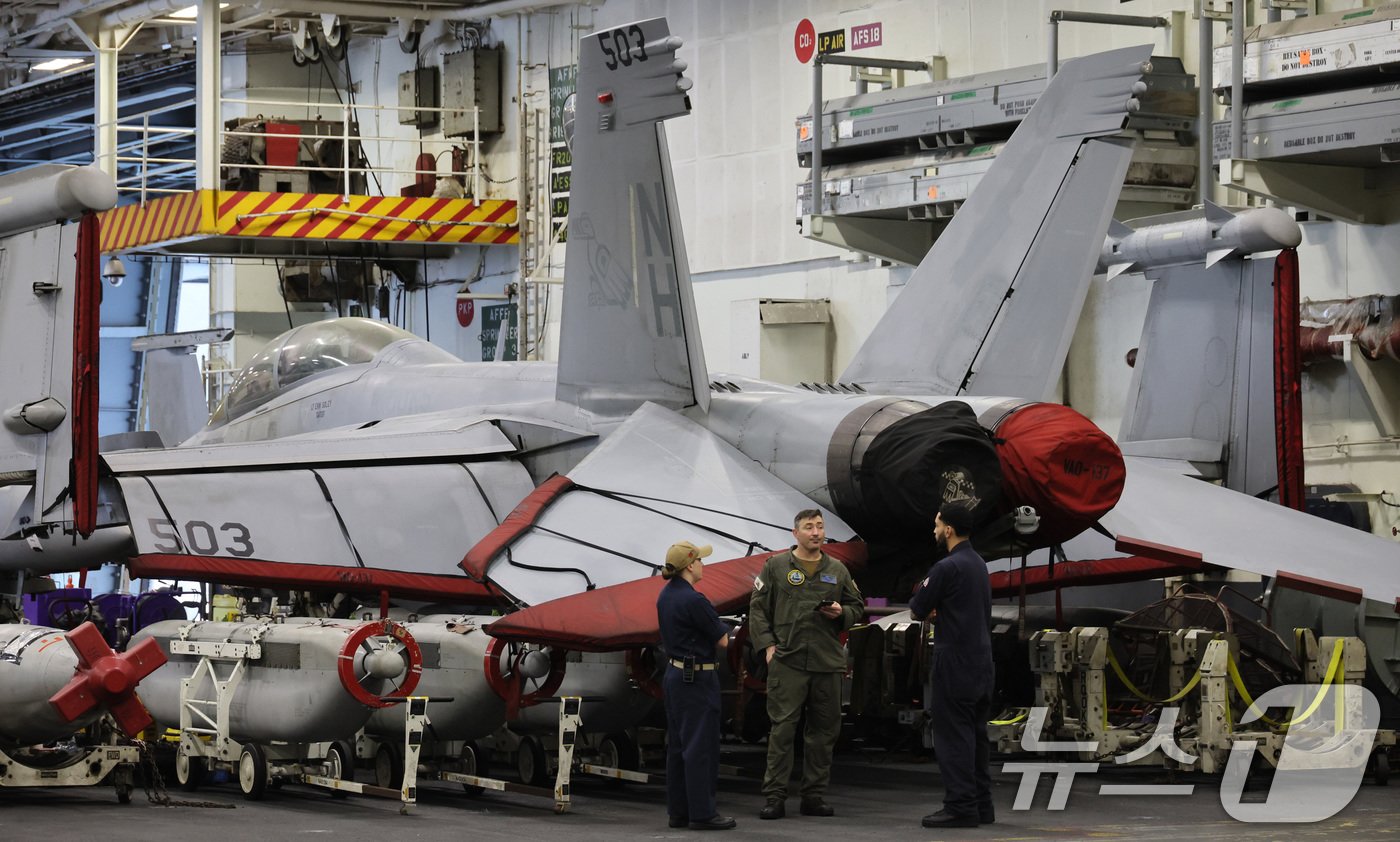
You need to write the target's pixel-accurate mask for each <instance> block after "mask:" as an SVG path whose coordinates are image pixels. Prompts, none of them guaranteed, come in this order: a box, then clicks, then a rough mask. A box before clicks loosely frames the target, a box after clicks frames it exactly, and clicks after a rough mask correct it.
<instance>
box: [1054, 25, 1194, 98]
mask: <svg viewBox="0 0 1400 842" xmlns="http://www.w3.org/2000/svg"><path fill="white" fill-rule="evenodd" d="M1061 22H1063V23H1097V24H1103V25H1105V26H1146V27H1151V28H1153V29H1156V28H1158V27H1166V28H1168V29H1170V28H1171V21H1169V20H1167V19H1166V18H1163V17H1148V16H1144V15H1109V14H1103V13H1102V12H1073V11H1068V10H1065V9H1056V10H1054V11H1052V12H1051V13H1050V22H1049V27H1050V28H1049V35H1048V38H1049V44H1048V45H1047V46H1046V50H1045V55H1046V59H1045V80H1046V81H1047V82H1048V81H1050V80H1051V79H1053V78H1054V77H1055V74H1056V73H1059V72H1060V23H1061Z"/></svg>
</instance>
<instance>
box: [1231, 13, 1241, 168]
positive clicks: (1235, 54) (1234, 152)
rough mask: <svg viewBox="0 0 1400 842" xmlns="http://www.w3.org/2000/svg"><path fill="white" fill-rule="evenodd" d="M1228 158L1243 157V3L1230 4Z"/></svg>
mask: <svg viewBox="0 0 1400 842" xmlns="http://www.w3.org/2000/svg"><path fill="white" fill-rule="evenodd" d="M1230 7H1231V8H1230V13H1231V18H1230V157H1231V158H1243V157H1244V2H1243V0H1235V2H1233V3H1231V4H1230Z"/></svg>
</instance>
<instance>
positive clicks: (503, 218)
mask: <svg viewBox="0 0 1400 842" xmlns="http://www.w3.org/2000/svg"><path fill="white" fill-rule="evenodd" d="M200 237H239V238H250V239H259V238H263V239H281V240H340V241H353V242H385V243H389V242H393V243H439V244H471V245H499V244H509V243H518V242H519V241H520V229H519V228H518V227H517V223H516V204H515V202H512V201H508V200H499V199H492V200H487V201H483V202H476V201H473V200H471V199H435V198H422V199H420V198H410V197H399V196H341V195H339V194H334V193H259V192H253V191H233V190H197V191H194V192H192V193H184V194H180V195H176V196H169V197H166V198H163V199H156V200H155V201H153V202H148V203H147V204H145V205H126V206H123V207H119V208H115V209H113V210H109V211H106V212H104V213H103V214H102V251H103V252H104V253H112V252H120V251H128V250H132V249H140V248H150V247H156V246H160V245H163V244H168V243H175V242H180V241H185V240H191V239H196V238H200Z"/></svg>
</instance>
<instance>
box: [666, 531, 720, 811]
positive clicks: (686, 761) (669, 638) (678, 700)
mask: <svg viewBox="0 0 1400 842" xmlns="http://www.w3.org/2000/svg"><path fill="white" fill-rule="evenodd" d="M711 552H712V549H711V548H710V547H709V546H708V545H707V546H704V547H697V546H695V545H694V544H692V543H690V542H689V541H682V542H680V543H679V544H672V545H671V548H670V549H669V550H667V551H666V566H665V567H663V568H662V569H661V577H662V578H663V579H666V580H667V582H666V584H665V586H663V587H662V588H661V595H660V596H659V597H657V599H656V616H657V619H658V620H659V621H660V624H661V645H662V647H663V648H664V649H665V650H666V655H667V658H668V661H667V667H666V674H665V676H664V677H663V678H662V681H661V689H662V691H663V694H664V698H665V703H666V726H667V734H666V812H667V813H669V814H670V817H671V820H670V826H671V827H686V826H689V827H690V828H691V829H692V830H728V829H729V828H731V827H734V825H735V821H734V819H733V818H731V817H730V816H721V815H720V814H719V812H718V810H716V809H715V787H716V785H717V784H718V782H719V708H720V699H719V674H718V673H716V672H715V650H716V647H717V646H720V645H723V644H724V642H725V641H726V640H727V639H728V637H729V626H727V625H725V624H724V622H723V621H721V620H720V618H719V615H718V614H717V613H716V612H715V607H714V606H713V605H711V604H710V601H709V600H708V599H706V598H705V597H704V596H703V595H702V594H700V593H699V592H698V591H696V590H695V585H696V584H697V583H698V582H699V581H700V577H701V576H703V575H704V572H705V564H704V562H702V561H701V560H700V559H702V558H704V557H705V556H707V555H709V554H710V553H711Z"/></svg>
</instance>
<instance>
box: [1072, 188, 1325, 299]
mask: <svg viewBox="0 0 1400 842" xmlns="http://www.w3.org/2000/svg"><path fill="white" fill-rule="evenodd" d="M1152 219H1153V220H1158V221H1156V222H1153V223H1151V224H1147V225H1143V226H1142V227H1139V228H1132V227H1130V226H1128V225H1125V224H1124V223H1122V222H1119V221H1118V220H1114V221H1113V222H1112V223H1111V224H1110V226H1109V229H1108V236H1106V237H1105V238H1104V244H1103V251H1102V252H1100V254H1099V265H1098V271H1099V272H1107V273H1108V279H1109V280H1113V279H1114V278H1116V277H1118V276H1119V275H1121V274H1123V273H1124V272H1128V271H1135V272H1143V271H1147V270H1149V269H1154V268H1157V267H1161V266H1173V265H1176V264H1181V263H1193V262H1196V261H1199V260H1202V259H1204V260H1205V264H1206V266H1207V267H1210V266H1214V265H1215V264H1216V263H1219V262H1220V261H1222V260H1224V259H1225V258H1227V257H1236V256H1240V255H1246V254H1254V253H1256V252H1263V251H1274V250H1277V249H1284V248H1293V247H1295V246H1297V245H1298V244H1299V243H1301V242H1302V241H1303V232H1302V229H1300V228H1299V227H1298V223H1296V222H1294V221H1293V218H1292V217H1290V216H1289V215H1288V214H1287V213H1285V212H1284V211H1282V210H1279V209H1278V208H1251V209H1248V210H1243V211H1240V212H1239V213H1231V212H1230V211H1228V210H1226V209H1224V208H1222V207H1220V206H1219V205H1216V204H1213V203H1211V202H1206V204H1205V213H1204V214H1201V212H1200V211H1184V212H1182V213H1179V214H1169V215H1166V216H1160V217H1152Z"/></svg>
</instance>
